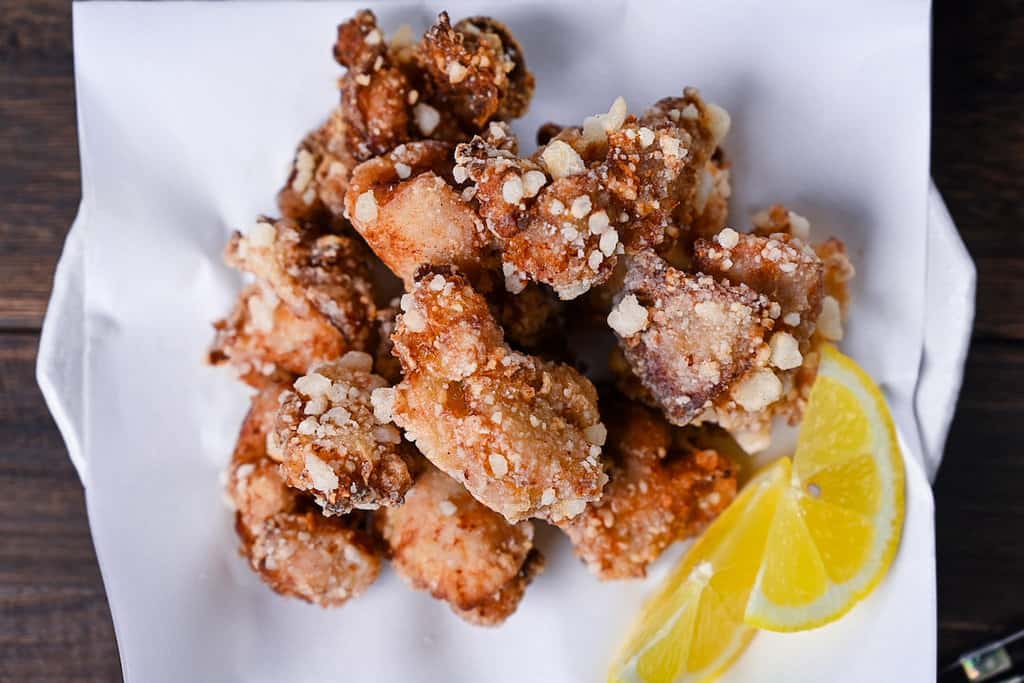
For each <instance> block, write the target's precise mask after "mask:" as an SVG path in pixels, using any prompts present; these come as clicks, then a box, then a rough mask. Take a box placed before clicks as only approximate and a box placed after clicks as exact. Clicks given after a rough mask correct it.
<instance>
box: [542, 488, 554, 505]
mask: <svg viewBox="0 0 1024 683" xmlns="http://www.w3.org/2000/svg"><path fill="white" fill-rule="evenodd" d="M554 502H555V490H554V489H552V488H547V489H544V492H543V493H542V494H540V504H541V505H551V504H552V503H554Z"/></svg>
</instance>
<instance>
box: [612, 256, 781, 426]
mask: <svg viewBox="0 0 1024 683" xmlns="http://www.w3.org/2000/svg"><path fill="white" fill-rule="evenodd" d="M623 292H624V296H623V298H622V299H621V300H620V301H619V303H618V304H617V305H616V307H615V309H613V310H612V312H611V313H610V314H609V316H608V323H609V325H610V326H611V327H612V329H613V330H615V333H616V334H617V335H618V337H619V345H620V346H621V348H622V351H623V354H624V355H625V358H626V361H627V362H628V363H629V365H630V367H631V368H632V369H633V372H634V373H635V374H636V375H637V376H638V377H639V379H640V381H641V383H642V384H643V386H644V387H646V388H647V390H648V391H650V392H651V395H652V396H653V397H654V398H655V400H657V401H658V403H659V404H660V405H661V407H662V410H663V411H664V413H665V416H666V417H667V418H668V420H669V422H671V423H673V424H676V425H679V426H682V425H685V424H687V423H688V422H690V421H691V420H693V419H694V418H695V417H697V416H698V415H699V414H700V413H701V412H702V411H703V410H704V409H705V408H706V407H708V406H710V405H711V402H712V401H713V400H714V399H715V398H716V397H718V396H719V395H720V394H722V393H724V392H725V391H727V390H729V388H730V387H731V385H732V384H733V383H734V382H735V381H736V380H738V379H739V378H740V377H742V376H743V375H744V374H745V373H746V372H747V371H748V370H750V369H751V368H752V367H753V366H754V365H755V364H756V363H757V362H758V361H759V357H762V358H763V357H765V356H766V355H767V354H768V352H769V349H768V345H767V344H765V334H766V332H767V331H768V330H769V329H771V327H772V323H773V321H772V319H771V317H769V314H768V307H769V305H768V300H767V299H766V298H765V297H763V296H761V295H758V294H757V293H756V292H754V291H752V290H751V289H750V288H749V287H747V286H745V285H738V286H734V285H729V284H728V283H724V282H723V283H718V282H715V280H714V279H713V278H711V277H709V276H705V275H699V274H698V275H688V274H686V273H684V272H682V271H679V270H676V269H675V268H672V267H671V266H669V265H668V264H667V263H665V261H663V260H662V259H661V258H660V257H658V256H657V255H656V254H654V253H653V252H650V251H646V252H641V253H640V254H637V255H636V256H635V257H634V259H633V261H632V263H631V264H630V267H629V270H628V271H627V273H626V280H625V286H624V289H623Z"/></svg>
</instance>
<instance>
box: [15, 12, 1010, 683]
mask: <svg viewBox="0 0 1024 683" xmlns="http://www.w3.org/2000/svg"><path fill="white" fill-rule="evenodd" d="M933 64H934V73H933V80H934V103H933V126H932V127H933V132H932V173H933V175H934V177H935V180H936V182H937V184H938V186H939V188H940V189H941V190H942V192H943V195H944V196H945V198H946V201H947V203H948V205H949V208H950V211H951V212H952V214H953V217H954V218H955V219H956V222H957V225H958V226H959V228H960V230H961V234H962V235H963V237H964V240H965V241H966V243H967V246H968V249H969V250H970V252H971V254H972V256H973V257H974V258H975V260H976V262H977V264H978V271H979V288H978V313H977V320H976V323H975V332H974V339H973V346H972V350H971V355H970V359H969V361H968V364H967V373H966V378H965V383H964V389H963V393H962V395H961V398H960V403H959V407H958V411H957V416H956V419H955V421H954V424H953V428H952V432H951V434H950V438H949V442H948V444H947V447H946V455H945V461H944V463H943V466H942V470H941V471H940V473H939V477H938V480H937V481H936V484H935V500H936V519H937V554H938V587H939V596H938V610H939V611H938V618H939V634H938V636H939V659H940V661H943V662H944V661H946V660H947V659H948V658H949V657H950V656H952V655H955V654H956V653H957V652H959V651H960V650H962V649H963V648H965V647H968V646H971V645H974V644H976V643H978V642H980V641H982V640H984V639H986V638H988V637H991V636H994V635H996V634H998V633H1000V632H1003V631H1005V630H1007V629H1008V628H1010V627H1013V626H1021V625H1024V596H1022V589H1024V541H1021V540H1020V539H1021V538H1024V532H1022V531H1021V529H1022V528H1024V451H1022V448H1021V445H1022V444H1024V2H1020V1H1018V0H989V1H987V2H984V3H967V2H962V1H961V0H943V1H940V2H936V3H935V19H934V58H933ZM74 106H75V104H74V79H73V65H72V49H71V25H70V6H69V4H68V3H67V2H63V1H58V0H34V1H33V2H19V1H17V0H0V680H2V681H29V680H46V681H111V680H118V679H119V677H120V667H119V664H118V659H117V646H116V643H115V641H114V634H113V628H112V626H111V621H110V612H109V610H108V608H107V603H106V599H105V596H104V591H103V584H102V582H101V579H100V573H99V570H98V567H97V565H96V557H95V554H94V551H93V546H92V541H91V539H90V536H89V527H88V523H87V521H86V517H85V507H84V494H83V491H82V488H81V486H80V484H79V482H78V479H77V478H76V476H75V472H74V469H73V468H72V466H71V463H70V462H69V461H68V459H67V454H66V451H65V449H64V445H63V443H62V442H61V439H60V436H59V434H58V433H57V429H56V427H55V426H54V424H53V421H52V420H51V419H50V417H49V414H48V412H47V410H46V407H45V406H44V404H43V400H42V397H41V396H40V394H39V390H38V388H37V387H36V384H35V379H34V361H35V353H36V347H37V345H38V340H39V334H38V333H39V327H40V324H41V322H42V317H43V314H44V312H45V308H46V300H47V297H48V294H49V288H50V283H51V278H52V272H53V267H54V264H55V263H56V260H57V257H58V255H59V253H60V249H61V244H62V242H63V239H64V235H65V233H66V231H67V227H68V226H69V225H70V223H71V221H72V220H73V218H74V214H75V210H76V207H77V203H78V197H79V171H78V146H77V136H76V131H75V113H74V112H75V109H74ZM880 125H882V124H880Z"/></svg>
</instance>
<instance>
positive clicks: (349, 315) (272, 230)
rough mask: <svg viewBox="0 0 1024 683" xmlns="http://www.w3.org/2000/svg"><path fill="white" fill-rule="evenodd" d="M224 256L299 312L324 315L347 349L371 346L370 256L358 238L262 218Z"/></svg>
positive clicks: (236, 238)
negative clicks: (340, 336) (264, 283)
mask: <svg viewBox="0 0 1024 683" xmlns="http://www.w3.org/2000/svg"><path fill="white" fill-rule="evenodd" d="M225 260H226V261H227V262H228V264H229V265H232V266H234V267H236V268H238V269H240V270H244V271H247V272H250V273H252V274H253V275H255V276H256V277H257V278H258V279H260V280H262V281H264V282H266V283H267V284H269V285H270V287H271V288H272V289H273V291H274V293H275V294H276V295H277V296H278V297H280V299H281V301H283V302H284V304H285V305H287V306H288V307H289V308H290V309H291V311H292V313H294V314H295V315H296V316H298V317H300V318H306V319H310V318H315V317H317V316H318V315H321V316H323V317H325V318H326V319H327V320H328V321H329V322H330V323H331V324H332V325H334V327H336V328H337V329H338V331H339V332H341V335H342V337H344V340H345V345H346V349H357V350H363V349H366V348H368V347H369V344H370V341H371V335H372V332H373V324H372V320H373V315H374V312H375V310H376V309H375V306H374V303H373V285H372V284H371V280H370V271H369V260H368V254H367V253H366V250H365V248H364V247H363V246H362V245H361V244H360V243H359V242H358V241H357V239H356V238H354V237H351V236H349V235H345V234H337V233H333V232H325V231H324V230H323V228H321V227H319V226H317V225H315V224H311V223H306V224H299V223H296V222H295V221H292V220H288V219H281V220H278V221H273V220H271V219H269V218H261V219H260V220H259V221H258V222H257V223H256V225H255V226H253V228H252V229H251V230H250V231H249V233H248V234H247V235H245V236H243V235H242V234H241V233H238V232H236V233H235V234H234V235H232V236H231V241H230V242H229V243H228V248H227V252H226V254H225Z"/></svg>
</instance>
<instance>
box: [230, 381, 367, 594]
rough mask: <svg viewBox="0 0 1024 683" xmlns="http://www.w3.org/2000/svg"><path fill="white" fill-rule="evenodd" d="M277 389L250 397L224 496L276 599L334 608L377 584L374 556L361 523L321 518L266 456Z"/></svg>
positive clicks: (245, 548) (252, 560) (243, 544)
mask: <svg viewBox="0 0 1024 683" xmlns="http://www.w3.org/2000/svg"><path fill="white" fill-rule="evenodd" d="M284 390H285V387H284V386H283V385H271V386H268V387H267V388H265V389H264V390H263V391H261V392H260V393H258V394H257V395H256V396H255V397H253V402H252V406H251V408H250V410H249V413H248V415H247V416H246V418H245V420H244V422H243V423H242V428H241V431H240V433H239V437H238V443H237V445H236V447H235V452H234V456H233V457H232V462H231V466H230V468H229V469H228V477H227V495H228V498H229V500H230V501H231V503H232V505H233V506H234V508H235V511H236V512H235V529H236V530H237V532H238V536H239V539H240V540H241V552H242V555H244V556H245V557H246V558H247V559H248V560H249V563H250V565H251V566H252V568H253V570H254V571H256V572H257V573H258V574H259V575H260V577H261V578H262V579H263V580H264V581H265V582H266V583H267V584H268V585H270V587H271V588H273V589H274V590H275V591H277V592H278V593H281V594H282V595H291V596H294V597H297V598H300V599H302V600H305V601H307V602H312V603H315V604H318V605H321V606H323V607H334V606H338V605H341V604H343V603H344V602H345V601H346V600H348V599H349V598H351V597H355V596H356V595H359V594H360V593H362V592H363V591H364V590H365V589H366V588H367V587H368V586H369V585H370V584H371V583H373V582H374V580H376V578H377V575H378V574H379V572H380V554H381V553H380V549H379V548H378V547H377V545H376V542H375V541H374V539H373V537H372V536H371V535H369V534H368V533H367V532H366V531H365V530H364V528H363V527H365V519H363V518H362V517H346V518H334V519H327V518H325V517H323V516H322V515H320V514H319V512H317V511H316V510H315V509H314V508H313V507H312V505H311V504H310V503H311V502H310V501H309V499H308V498H307V497H306V496H304V495H302V494H301V493H299V492H298V491H296V490H295V489H292V488H289V487H288V486H287V485H286V484H285V483H284V479H283V478H282V477H281V474H280V471H279V466H278V463H277V462H276V461H275V460H274V459H273V458H272V457H270V455H269V454H268V450H267V437H268V435H269V434H270V429H271V427H272V424H273V421H274V416H275V414H276V411H277V406H278V395H279V394H280V393H281V392H282V391H284Z"/></svg>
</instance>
